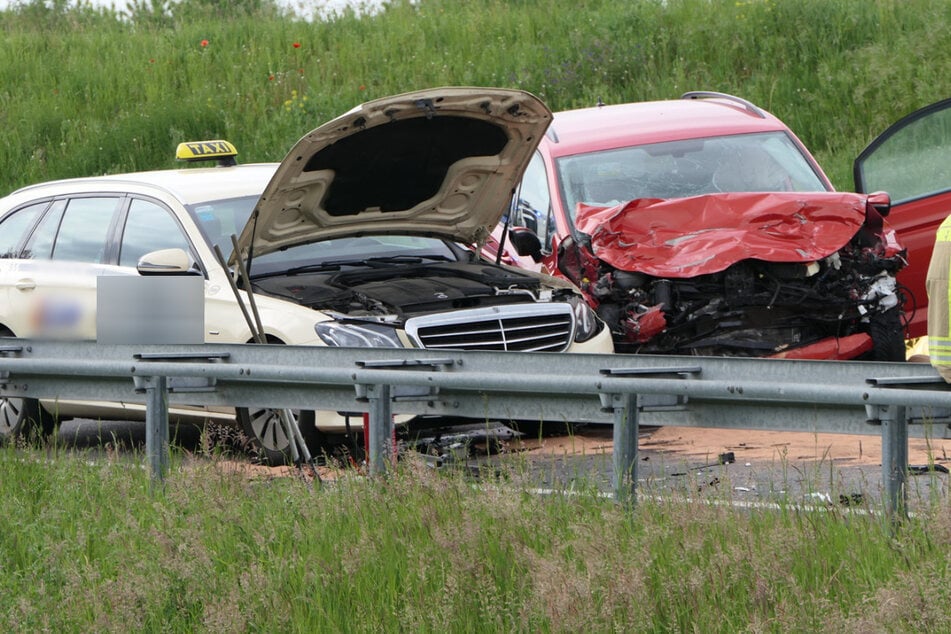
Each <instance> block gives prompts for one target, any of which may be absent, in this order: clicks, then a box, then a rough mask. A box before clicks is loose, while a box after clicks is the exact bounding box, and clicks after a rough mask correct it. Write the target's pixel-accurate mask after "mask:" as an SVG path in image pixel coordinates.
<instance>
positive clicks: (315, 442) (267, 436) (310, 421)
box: [235, 407, 325, 467]
mask: <svg viewBox="0 0 951 634" xmlns="http://www.w3.org/2000/svg"><path fill="white" fill-rule="evenodd" d="M288 411H289V412H290V413H291V415H292V416H294V417H295V421H296V423H297V426H298V428H299V429H300V431H301V437H302V438H303V440H304V443H305V444H306V445H307V450H308V451H309V452H310V456H311V458H312V459H315V458H316V457H317V456H318V455H319V452H321V451H323V450H324V449H325V447H324V443H323V438H322V434H321V433H320V430H318V429H317V426H316V425H315V424H314V420H315V416H314V413H313V412H296V411H292V410H288ZM235 418H236V419H237V422H238V425H239V426H240V427H241V431H242V432H244V434H245V436H247V437H248V440H249V442H250V444H251V450H252V453H254V454H256V455H258V456H259V457H260V458H261V460H262V461H263V462H264V463H265V464H267V465H268V466H271V467H280V466H283V465H286V464H289V463H290V462H291V443H290V439H289V438H288V436H287V432H286V431H285V429H284V424H283V422H282V421H281V410H280V409H274V408H253V409H252V408H247V407H237V408H235Z"/></svg>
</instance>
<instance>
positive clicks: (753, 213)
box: [576, 192, 868, 278]
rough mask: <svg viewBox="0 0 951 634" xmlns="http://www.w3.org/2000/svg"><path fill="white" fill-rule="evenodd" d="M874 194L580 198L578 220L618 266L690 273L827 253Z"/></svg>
mask: <svg viewBox="0 0 951 634" xmlns="http://www.w3.org/2000/svg"><path fill="white" fill-rule="evenodd" d="M867 198H868V197H867V196H865V195H862V194H852V193H843V192H828V193H825V192H808V193H805V192H782V193H761V192H756V193H726V194H707V195H704V196H694V197H692V198H676V199H669V200H668V199H663V200H662V199H656V198H641V199H637V200H632V201H630V202H626V203H622V204H620V205H617V206H615V207H594V206H590V205H584V204H579V205H578V209H577V213H576V219H577V220H576V223H577V227H578V229H579V230H580V231H582V232H584V233H586V234H588V235H589V236H591V246H592V249H593V251H594V255H596V256H597V257H598V258H599V259H601V260H602V261H604V262H607V263H608V264H610V265H612V266H614V267H615V268H618V269H621V270H624V271H636V272H641V273H645V274H647V275H653V276H656V277H674V278H686V277H694V276H696V275H704V274H708V273H717V272H719V271H722V270H724V269H726V268H728V267H730V266H731V265H733V264H735V263H737V262H739V261H740V260H746V259H756V260H765V261H768V262H811V261H814V260H820V259H822V258H824V257H827V256H829V255H831V254H833V253H835V252H836V251H838V250H839V249H841V248H842V247H843V246H845V245H846V244H847V243H848V242H849V240H851V239H852V237H853V236H854V235H855V234H856V232H857V231H858V230H859V228H860V227H861V226H862V223H863V222H864V221H865V208H866V200H867Z"/></svg>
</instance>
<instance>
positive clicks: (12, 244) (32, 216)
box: [0, 200, 50, 258]
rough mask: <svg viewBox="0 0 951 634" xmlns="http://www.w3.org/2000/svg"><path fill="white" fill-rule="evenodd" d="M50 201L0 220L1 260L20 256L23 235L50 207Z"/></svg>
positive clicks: (19, 210)
mask: <svg viewBox="0 0 951 634" xmlns="http://www.w3.org/2000/svg"><path fill="white" fill-rule="evenodd" d="M49 204H50V203H49V201H48V200H47V201H44V202H41V203H36V204H34V205H30V206H28V207H23V208H22V209H17V210H16V211H14V212H13V213H10V214H8V215H7V217H6V218H4V219H3V220H0V258H16V257H19V256H20V252H19V249H18V247H19V246H20V241H21V240H23V234H24V233H25V232H26V231H27V230H28V229H29V228H30V227H32V226H33V223H34V222H36V218H37V217H38V216H39V214H40V213H41V212H42V211H43V210H44V209H46V208H47V207H48V206H49Z"/></svg>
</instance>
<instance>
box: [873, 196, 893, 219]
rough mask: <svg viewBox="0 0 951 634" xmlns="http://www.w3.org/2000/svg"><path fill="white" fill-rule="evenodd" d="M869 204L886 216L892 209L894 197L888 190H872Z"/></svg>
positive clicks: (883, 216) (882, 215)
mask: <svg viewBox="0 0 951 634" xmlns="http://www.w3.org/2000/svg"><path fill="white" fill-rule="evenodd" d="M868 204H869V205H871V206H872V207H874V208H875V211H877V212H878V213H879V215H880V216H881V217H882V218H886V217H887V216H888V212H890V211H891V210H892V197H891V196H889V195H888V192H872V193H871V194H869V195H868Z"/></svg>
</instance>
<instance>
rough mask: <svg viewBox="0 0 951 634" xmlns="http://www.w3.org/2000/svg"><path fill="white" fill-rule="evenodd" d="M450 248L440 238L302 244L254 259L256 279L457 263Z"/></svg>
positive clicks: (364, 238) (370, 238) (350, 239)
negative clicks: (371, 267)
mask: <svg viewBox="0 0 951 634" xmlns="http://www.w3.org/2000/svg"><path fill="white" fill-rule="evenodd" d="M457 259H458V258H457V256H456V254H455V252H454V251H453V250H452V248H450V246H449V245H448V244H447V243H446V242H444V241H442V240H439V239H437V238H424V237H419V236H398V235H396V236H388V235H382V236H359V237H346V238H334V239H332V240H322V241H320V242H311V243H308V244H300V245H297V246H293V247H288V248H286V249H281V250H280V251H273V252H271V253H267V254H265V255H261V256H253V259H252V261H251V268H252V269H253V270H252V271H250V273H251V274H252V276H258V275H269V274H271V273H276V272H285V271H286V272H307V271H314V270H319V269H320V268H325V269H326V268H333V267H338V266H340V267H344V266H359V265H368V266H369V265H373V264H377V265H381V264H382V265H385V264H387V263H395V264H405V263H406V262H414V261H417V260H418V261H419V262H420V263H422V262H427V261H428V262H433V261H452V262H454V261H456V260H457Z"/></svg>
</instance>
